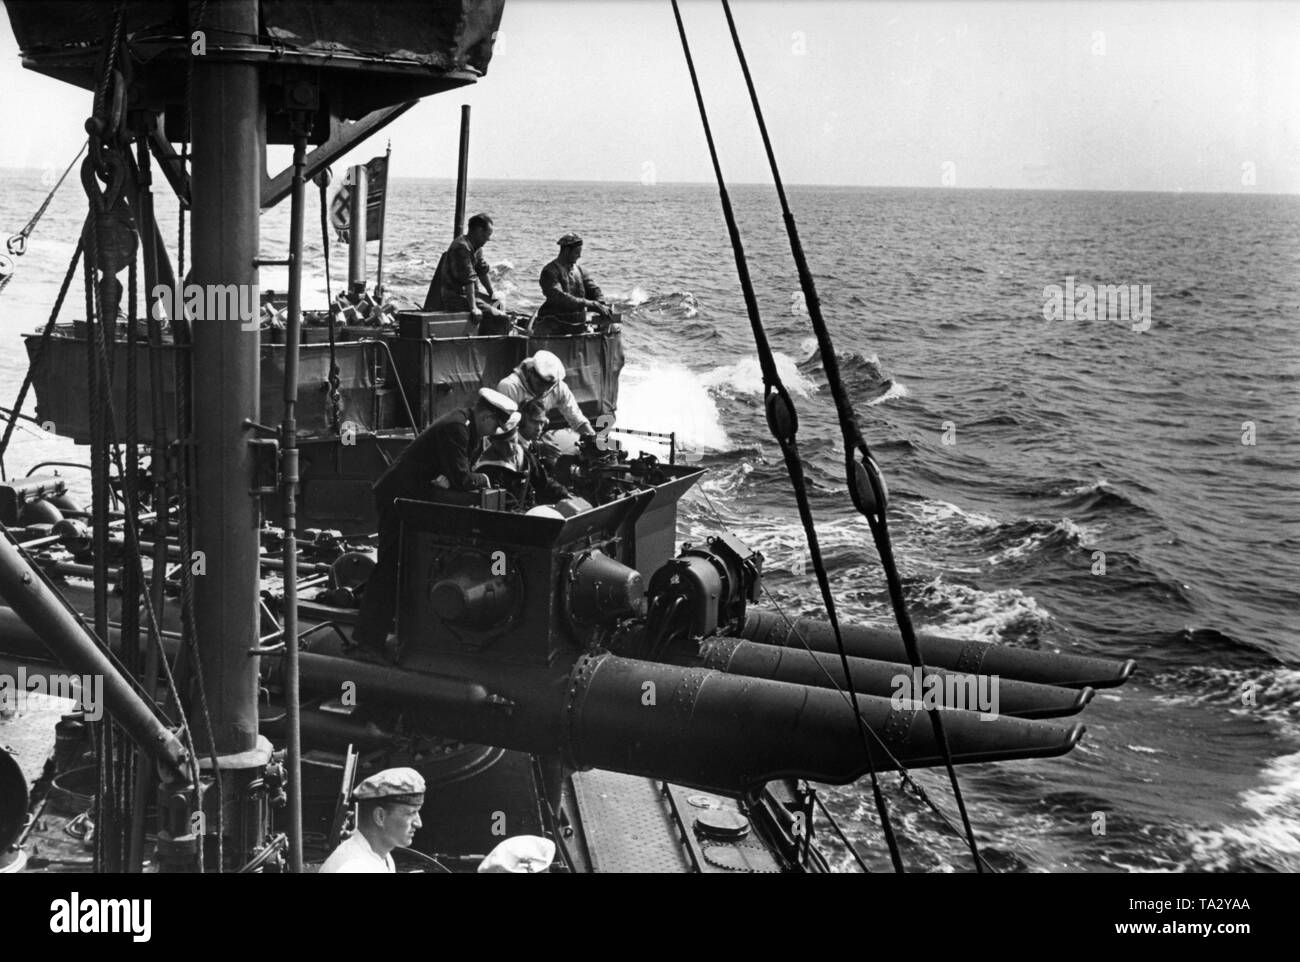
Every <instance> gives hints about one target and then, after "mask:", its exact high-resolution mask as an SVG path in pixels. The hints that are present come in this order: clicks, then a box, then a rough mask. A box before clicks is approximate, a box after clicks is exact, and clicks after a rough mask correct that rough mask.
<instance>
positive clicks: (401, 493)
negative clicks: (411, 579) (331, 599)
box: [352, 387, 518, 656]
mask: <svg viewBox="0 0 1300 962" xmlns="http://www.w3.org/2000/svg"><path fill="white" fill-rule="evenodd" d="M517 413H518V405H516V404H515V402H514V401H513V400H512V399H511V398H509V397H506V396H505V395H504V394H501V393H500V392H498V391H494V390H492V389H491V388H486V387H485V388H480V389H479V392H478V401H477V403H475V404H474V406H473V407H469V408H460V409H458V410H455V411H452V412H450V413H448V414H444V415H443V416H442V417H440V418H438V420H436V421H434V422H433V423H432V424H430V425H429V426H428V427H427V428H425V429H424V431H422V432H421V433H420V436H419V437H417V438H416V439H415V440H414V441H412V442H411V443H410V444H409V445H407V446H406V448H404V449H403V450H402V453H401V454H399V455H398V456H397V458H396V460H394V461H393V463H392V464H391V465H389V468H388V470H387V471H385V472H384V473H383V474H382V475H381V476H380V478H379V480H378V481H376V482H375V485H374V492H375V506H376V507H377V508H378V509H379V558H378V560H377V562H376V564H375V570H374V571H373V572H371V574H370V579H369V581H368V582H367V583H366V590H365V595H364V597H363V598H362V601H361V612H360V614H359V615H358V617H357V627H356V628H355V629H354V630H353V632H352V643H353V644H354V645H357V646H359V647H361V648H363V649H366V650H368V651H370V652H372V653H374V654H378V655H381V656H386V652H385V648H384V644H385V642H386V640H387V638H388V631H389V628H390V626H391V624H392V621H393V613H394V612H395V611H396V609H397V555H398V549H399V546H400V542H399V537H398V535H399V532H400V530H401V525H400V523H399V521H398V517H397V512H396V511H395V510H394V508H393V502H394V501H395V500H396V499H397V498H414V499H416V500H428V499H429V497H430V495H432V494H433V493H434V491H433V489H434V488H438V489H442V490H450V491H474V490H477V489H479V488H485V487H487V486H488V479H487V477H486V476H484V475H483V474H482V473H480V472H475V471H471V470H470V465H471V464H472V463H473V462H474V460H475V459H476V458H477V457H478V455H479V454H480V452H481V451H482V449H483V440H482V439H483V438H485V437H488V436H490V435H491V434H492V432H493V431H495V430H497V428H499V427H500V426H502V425H504V424H505V423H507V422H508V421H509V420H510V419H511V417H512V416H514V417H516V423H518V421H517Z"/></svg>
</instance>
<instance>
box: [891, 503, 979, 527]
mask: <svg viewBox="0 0 1300 962" xmlns="http://www.w3.org/2000/svg"><path fill="white" fill-rule="evenodd" d="M907 509H908V510H909V511H910V512H911V513H912V514H913V516H914V517H915V518H916V520H917V522H918V523H919V524H920V525H921V526H922V527H924V528H943V527H950V526H951V527H956V528H970V529H972V530H975V531H988V530H989V529H991V528H996V527H998V526H999V525H1000V524H1001V523H1002V522H1001V521H999V520H998V519H997V518H993V517H990V516H989V515H987V514H980V513H979V512H978V511H967V510H966V509H965V508H959V507H958V506H957V505H955V504H952V503H951V502H948V501H932V500H930V499H926V500H924V501H919V502H910V503H908V505H907Z"/></svg>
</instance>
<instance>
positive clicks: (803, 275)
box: [722, 0, 982, 872]
mask: <svg viewBox="0 0 1300 962" xmlns="http://www.w3.org/2000/svg"><path fill="white" fill-rule="evenodd" d="M722 9H723V12H724V13H725V14H726V16H727V26H728V28H729V29H730V31H731V39H732V42H733V44H734V45H735V48H736V57H737V59H738V60H739V61H740V68H741V71H742V73H743V74H744V77H745V85H746V87H748V89H749V99H750V101H751V103H752V104H753V107H754V116H755V117H756V118H757V120H758V129H759V132H760V133H761V134H762V137H763V147H764V149H765V150H766V152H767V160H768V166H769V167H771V170H772V178H773V180H774V181H775V183H776V191H777V194H778V196H779V197H780V200H781V211H782V214H783V216H784V218H785V225H786V233H787V234H788V236H789V239H790V253H791V255H792V256H793V257H794V261H795V266H796V269H797V270H798V272H799V284H800V287H801V289H802V291H803V295H804V302H805V306H806V307H807V309H808V317H809V320H810V321H811V322H812V327H813V332H814V333H815V334H816V337H817V347H818V348H819V350H820V357H821V362H822V370H823V371H824V372H825V374H826V380H827V382H828V383H829V385H830V388H831V396H832V397H833V398H834V400H835V410H836V413H837V415H838V417H839V423H840V431H841V434H842V435H843V441H844V470H845V479H846V483H847V485H848V489H849V492H850V496H851V498H852V500H853V504H854V507H856V508H857V510H858V512H859V513H860V514H862V515H863V516H864V517H865V518H866V519H867V524H868V526H869V527H870V528H871V534H872V537H873V538H874V539H875V542H876V549H877V551H878V552H879V554H880V561H881V565H882V567H883V568H884V571H885V579H886V583H887V584H888V587H889V597H890V601H891V603H892V605H893V609H894V617H895V619H896V620H897V622H898V630H899V633H900V635H901V636H902V639H903V645H904V647H905V648H906V650H907V656H908V661H909V662H910V663H911V665H912V667H914V668H917V669H918V670H919V671H920V672H921V676H922V679H923V680H924V677H925V661H924V659H923V657H922V655H921V650H920V646H919V645H918V644H917V642H916V636H915V633H914V631H913V627H912V619H911V616H910V615H909V613H908V610H907V602H906V601H905V599H904V598H903V587H902V581H901V579H900V578H899V576H898V570H897V566H896V565H895V564H894V552H893V546H892V544H891V542H890V537H889V523H888V516H887V514H886V509H887V502H888V491H887V490H886V488H885V483H884V479H883V478H882V477H881V475H880V469H879V467H878V466H877V464H876V462H875V459H874V458H872V456H871V451H870V449H869V448H868V447H867V442H866V440H865V439H864V438H863V436H862V432H861V430H860V429H859V427H858V421H857V416H856V414H855V413H854V410H853V403H852V401H850V400H849V395H848V391H847V390H846V389H845V387H844V382H843V379H842V378H841V377H840V370H839V361H838V359H837V358H836V356H835V346H834V344H832V342H831V335H830V330H829V329H828V328H827V326H826V322H825V320H824V319H823V317H822V312H821V302H820V301H819V299H818V297H817V287H816V284H815V283H814V281H813V276H812V271H810V270H809V269H808V261H807V259H806V258H805V257H804V251H803V244H802V243H801V242H800V240H799V231H798V228H797V227H796V226H795V220H794V214H793V213H792V212H791V210H790V204H789V201H788V200H787V199H786V195H785V186H784V185H783V183H782V182H781V172H780V170H779V169H778V167H777V163H776V153H775V152H774V151H773V149H772V139H771V137H769V136H768V132H767V124H766V122H765V121H764V120H763V110H762V108H761V107H760V106H759V103H758V92H757V91H756V89H755V87H754V78H753V77H752V76H751V75H750V72H749V62H748V61H747V60H746V59H745V51H744V49H743V48H742V46H741V43H740V34H739V33H738V32H737V31H736V21H735V20H734V19H733V18H732V16H731V5H730V3H728V0H722ZM855 456H857V457H858V458H860V460H858V461H855V460H854V459H855ZM864 480H865V481H866V482H867V484H868V486H869V489H870V491H869V493H868V492H866V491H864V490H863V481H864ZM832 622H834V616H833V615H832ZM835 641H836V645H837V646H838V648H839V653H840V660H841V662H842V663H843V665H844V670H845V673H846V676H847V672H848V660H847V657H846V656H845V652H844V645H843V643H842V641H841V639H840V633H839V629H838V627H837V628H836V630H835ZM928 714H929V717H930V724H931V726H932V727H933V729H934V735H935V740H936V741H937V742H938V743H939V749H940V752H941V753H942V755H943V761H944V767H945V768H946V769H947V771H948V779H949V782H950V783H951V785H952V793H953V798H954V799H955V800H956V802H957V809H958V811H959V812H960V813H961V820H962V825H963V827H964V828H965V836H966V843H967V845H968V846H969V848H970V852H971V857H972V858H973V859H974V861H975V871H976V872H980V871H982V868H981V864H980V863H981V861H982V860H981V859H980V855H979V847H978V846H977V844H976V842H975V831H974V829H973V828H972V826H971V822H970V816H969V814H968V813H967V811H966V801H965V799H964V798H963V797H962V792H961V785H960V784H959V782H958V780H957V772H956V770H955V768H954V767H953V762H952V752H951V750H950V748H949V745H948V736H947V732H946V731H945V730H944V726H943V716H942V712H941V711H940V709H938V708H933V707H932V708H930V709H928Z"/></svg>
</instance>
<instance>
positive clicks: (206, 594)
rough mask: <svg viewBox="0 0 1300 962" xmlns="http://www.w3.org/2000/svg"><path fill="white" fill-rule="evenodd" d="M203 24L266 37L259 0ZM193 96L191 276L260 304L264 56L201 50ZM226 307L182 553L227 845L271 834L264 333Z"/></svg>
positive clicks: (203, 733)
mask: <svg viewBox="0 0 1300 962" xmlns="http://www.w3.org/2000/svg"><path fill="white" fill-rule="evenodd" d="M204 26H205V27H206V28H207V30H208V32H209V33H210V35H212V36H217V37H223V36H224V37H244V36H257V35H258V4H257V2H256V0H229V2H225V3H214V4H210V5H208V7H207V16H206V19H205V22H204ZM192 103H193V108H192V120H191V143H192V146H193V154H192V155H193V179H192V187H191V191H192V210H193V225H194V226H193V230H192V233H191V237H192V242H191V243H192V252H193V265H194V267H193V272H194V275H193V282H194V283H195V284H197V285H199V286H200V287H202V289H203V290H205V291H211V290H213V289H214V288H215V286H216V285H221V287H220V288H219V289H221V290H225V291H230V290H232V289H233V290H236V291H244V292H246V293H245V297H246V298H248V300H247V301H246V303H251V304H252V305H253V307H254V311H255V310H256V304H257V297H256V292H257V284H258V268H257V263H256V260H257V256H258V243H259V240H260V232H259V228H258V218H259V213H260V211H259V205H260V196H259V190H260V185H261V172H262V167H263V153H264V148H263V137H264V129H265V117H264V108H263V103H262V91H261V84H260V83H259V78H258V67H257V65H256V64H254V63H250V62H246V61H237V60H217V59H215V58H212V59H209V58H206V57H198V58H196V59H195V63H194V86H193V95H192ZM228 285H237V286H236V287H235V288H231V287H229V286H228ZM250 295H251V296H250ZM238 300H239V297H238V295H236V297H235V298H234V299H233V300H232V299H231V298H227V301H226V303H227V305H229V304H231V303H235V302H238ZM223 313H227V314H229V313H234V314H235V315H236V316H234V317H226V318H221V319H215V318H202V319H196V320H195V322H194V324H193V338H194V340H193V349H192V350H193V355H192V358H191V370H192V372H193V375H192V377H193V380H192V384H193V390H194V398H193V401H194V404H193V411H194V424H193V443H194V446H195V460H196V465H197V470H196V473H195V479H194V491H193V492H192V498H191V503H192V504H193V506H194V517H195V537H194V549H195V552H196V557H194V558H191V559H183V560H184V563H187V564H190V565H191V566H192V570H194V572H195V578H194V593H195V613H196V617H195V624H194V631H195V633H196V635H197V638H198V647H199V660H200V663H201V665H202V669H203V694H204V697H205V699H206V702H207V708H208V712H209V714H210V716H211V719H212V739H211V744H209V742H208V732H207V730H206V726H205V725H203V724H202V723H199V724H196V725H195V736H196V739H197V742H198V749H199V754H200V756H203V755H205V754H206V753H207V752H208V751H209V749H211V750H214V751H215V752H216V754H217V755H218V756H219V765H220V768H221V770H222V771H221V776H222V777H221V788H222V798H221V805H222V812H223V813H228V814H229V815H230V816H232V817H228V818H226V819H225V823H226V834H227V835H228V836H229V837H230V840H231V841H232V842H233V843H234V844H233V845H229V846H228V847H227V851H233V852H236V853H238V852H247V851H249V850H251V849H252V848H253V847H254V846H255V845H257V844H260V843H261V842H262V839H260V838H259V839H253V838H244V837H243V835H244V832H245V829H246V826H245V825H244V824H242V820H241V819H239V818H237V817H233V816H235V814H236V813H238V812H239V811H240V810H241V806H242V799H243V796H244V795H245V793H246V789H247V785H248V781H249V780H250V779H251V777H252V774H253V773H254V772H256V771H258V770H260V769H261V768H264V767H265V765H266V763H267V762H268V761H269V760H270V743H269V742H267V740H266V739H265V738H261V737H259V735H258V716H257V692H258V686H257V672H258V659H257V658H255V657H250V655H249V649H250V648H253V647H255V646H256V644H257V639H258V622H259V597H260V596H259V589H260V587H261V586H260V583H259V560H258V547H259V543H258V529H259V524H260V520H261V519H260V512H259V504H258V500H257V498H256V497H255V496H254V495H253V493H252V491H251V489H252V487H253V477H254V473H253V466H254V462H253V453H252V448H251V447H250V445H249V441H250V433H249V430H248V428H247V427H246V422H256V421H257V420H258V419H259V410H258V408H259V403H258V399H259V389H260V384H259V382H260V376H259V371H260V346H261V345H260V341H261V335H260V333H259V330H258V324H257V318H256V316H254V318H253V321H252V323H251V330H248V329H245V325H244V324H243V323H242V321H241V319H240V318H239V317H238V311H234V312H231V311H226V312H223ZM198 552H202V553H203V554H202V556H201V557H200V556H199V555H198V554H197V553H198ZM232 776H233V777H232ZM207 814H208V817H209V818H211V817H212V815H213V812H212V811H211V808H210V807H209V809H208V812H207ZM247 828H250V829H251V828H252V826H247Z"/></svg>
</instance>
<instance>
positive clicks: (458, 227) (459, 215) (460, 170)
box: [451, 104, 469, 240]
mask: <svg viewBox="0 0 1300 962" xmlns="http://www.w3.org/2000/svg"><path fill="white" fill-rule="evenodd" d="M468 192H469V104H461V105H460V162H459V164H458V165H457V167H456V223H455V225H454V227H453V228H452V229H453V231H454V233H453V234H452V235H451V239H452V240H455V239H456V238H457V237H459V236H460V235H461V234H463V233H465V195H466V194H467V193H468Z"/></svg>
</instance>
